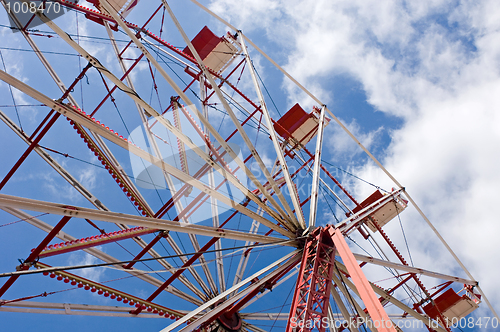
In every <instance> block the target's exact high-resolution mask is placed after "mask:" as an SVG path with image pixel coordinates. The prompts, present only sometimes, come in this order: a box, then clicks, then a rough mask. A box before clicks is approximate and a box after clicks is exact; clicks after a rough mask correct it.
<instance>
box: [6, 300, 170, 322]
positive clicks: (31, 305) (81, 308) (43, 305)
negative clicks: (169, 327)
mask: <svg viewBox="0 0 500 332" xmlns="http://www.w3.org/2000/svg"><path fill="white" fill-rule="evenodd" d="M2 311H3V312H23V313H38V314H56V315H78V316H99V317H134V318H163V317H162V316H159V315H158V314H143V315H140V316H136V315H132V314H130V307H118V306H104V305H91V304H76V303H54V302H35V301H19V302H12V303H5V304H3V305H2V307H0V312H2ZM163 319H164V318H163Z"/></svg>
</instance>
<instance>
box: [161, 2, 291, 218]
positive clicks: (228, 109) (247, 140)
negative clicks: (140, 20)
mask: <svg viewBox="0 0 500 332" xmlns="http://www.w3.org/2000/svg"><path fill="white" fill-rule="evenodd" d="M162 3H163V6H164V7H165V9H166V10H167V11H168V13H169V15H170V17H171V18H172V20H173V22H174V24H175V26H176V27H177V29H178V30H179V32H180V33H181V35H182V38H183V39H184V42H185V43H186V44H187V46H188V48H189V50H190V51H191V53H192V54H193V56H194V57H195V59H196V61H197V62H198V65H199V67H200V69H201V70H202V71H203V74H204V75H205V77H206V79H208V81H209V82H210V84H211V85H212V88H213V89H214V91H215V93H216V94H217V97H218V98H219V100H220V102H221V103H222V105H223V107H224V109H225V110H226V112H227V113H228V115H229V117H230V118H231V120H232V121H233V123H234V125H235V126H236V128H237V129H238V132H239V133H240V135H241V137H242V138H243V140H244V142H245V144H246V145H247V147H248V148H249V150H250V153H251V154H252V155H253V157H254V158H255V160H256V161H257V164H258V165H259V167H260V168H261V170H262V172H263V173H264V175H265V177H266V179H267V181H269V183H271V184H273V183H274V179H273V177H272V176H271V174H270V173H269V171H268V170H267V168H266V166H265V164H264V162H263V161H262V159H261V157H260V155H259V154H258V153H257V150H256V149H255V147H254V146H253V144H252V141H251V140H250V138H249V137H248V135H247V134H246V132H245V130H244V129H243V127H242V126H241V124H240V122H239V120H238V118H237V117H236V115H235V114H234V112H233V111H232V109H231V107H230V106H229V104H228V102H227V100H226V99H225V98H224V96H223V94H222V92H221V90H220V88H219V86H218V84H217V83H216V82H215V80H214V78H213V77H212V75H211V74H210V72H209V71H208V70H207V67H206V66H205V64H204V63H203V61H202V60H201V58H200V56H199V54H198V51H196V49H195V48H194V46H193V45H192V43H191V41H190V40H189V38H188V37H187V35H186V33H185V32H184V29H183V28H182V26H181V25H180V23H179V21H178V20H177V18H176V17H175V15H174V13H173V11H172V10H171V8H170V6H169V5H168V3H167V2H166V1H165V0H162ZM181 98H182V96H181ZM200 120H201V119H200ZM215 137H216V138H217V136H215ZM217 141H219V139H217ZM219 143H220V144H221V145H222V143H221V142H220V141H219ZM226 150H227V149H226ZM227 151H228V153H230V150H227ZM230 154H231V153H230ZM235 161H236V160H235ZM238 165H239V164H238ZM239 166H240V167H242V165H239ZM242 168H243V167H242ZM257 182H258V181H257ZM256 185H257V184H256ZM274 185H275V184H274ZM257 187H258V188H259V189H260V190H261V192H262V193H263V194H264V195H265V196H266V198H267V199H268V200H269V202H270V203H271V204H273V206H274V207H275V208H276V209H277V210H278V212H280V214H281V216H283V217H284V218H285V219H287V220H294V219H295V216H294V215H293V213H292V214H288V215H287V214H285V212H284V211H283V210H282V209H281V208H280V207H279V205H278V204H277V203H276V202H275V200H274V199H273V198H272V197H271V195H269V193H268V192H267V191H265V190H263V188H262V185H261V184H260V182H259V184H258V186H257ZM275 191H276V193H277V195H278V198H280V202H281V203H282V204H283V206H284V207H285V208H286V207H287V205H288V203H287V202H286V200H285V199H284V197H282V196H281V197H280V194H281V191H280V190H279V188H277V186H276V189H275ZM288 210H289V207H288V209H287V211H288ZM266 212H267V211H266ZM290 212H291V211H290Z"/></svg>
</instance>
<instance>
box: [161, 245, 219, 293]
mask: <svg viewBox="0 0 500 332" xmlns="http://www.w3.org/2000/svg"><path fill="white" fill-rule="evenodd" d="M166 240H167V242H168V244H169V245H170V246H171V247H172V249H173V250H174V252H175V253H176V254H177V255H179V258H180V260H181V261H182V263H184V264H187V263H188V260H189V259H188V258H187V257H186V255H185V254H184V252H183V251H182V250H181V248H180V247H179V245H178V244H177V243H176V242H175V240H174V239H173V238H172V237H171V236H169V237H168V238H167V239H166ZM195 250H196V251H200V249H199V247H198V249H195ZM200 257H201V256H200ZM187 270H188V271H189V272H190V273H191V275H192V276H193V278H194V279H195V280H196V281H197V282H198V284H199V285H200V286H201V288H203V290H204V291H205V294H206V297H208V298H211V294H212V292H211V291H210V288H209V287H208V286H207V285H206V284H205V282H204V281H203V279H202V278H201V276H200V275H199V274H198V272H197V271H196V270H195V268H194V267H193V266H191V264H189V265H188V266H187ZM181 275H182V274H180V275H179V276H181Z"/></svg>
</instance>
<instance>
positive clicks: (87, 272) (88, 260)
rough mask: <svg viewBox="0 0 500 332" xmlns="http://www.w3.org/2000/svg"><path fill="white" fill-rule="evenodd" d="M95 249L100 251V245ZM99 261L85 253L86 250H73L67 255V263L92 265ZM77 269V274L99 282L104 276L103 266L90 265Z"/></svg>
mask: <svg viewBox="0 0 500 332" xmlns="http://www.w3.org/2000/svg"><path fill="white" fill-rule="evenodd" d="M96 249H98V250H101V251H102V247H101V246H98V247H96ZM97 263H99V260H98V259H97V258H95V257H94V256H91V255H89V254H87V253H86V252H73V253H71V254H70V256H69V257H68V265H71V266H72V265H92V264H97ZM76 271H78V272H79V273H78V274H79V275H80V276H82V277H84V278H86V279H89V280H93V281H96V282H99V281H100V280H101V279H102V277H103V276H104V272H105V268H103V267H91V268H85V269H81V270H76Z"/></svg>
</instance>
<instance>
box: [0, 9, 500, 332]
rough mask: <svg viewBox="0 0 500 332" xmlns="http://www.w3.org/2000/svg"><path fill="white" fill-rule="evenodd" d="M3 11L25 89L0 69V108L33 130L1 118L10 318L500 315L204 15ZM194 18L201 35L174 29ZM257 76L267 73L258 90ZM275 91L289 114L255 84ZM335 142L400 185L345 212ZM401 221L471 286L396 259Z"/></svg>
mask: <svg viewBox="0 0 500 332" xmlns="http://www.w3.org/2000/svg"><path fill="white" fill-rule="evenodd" d="M1 2H2V5H3V7H4V8H5V10H6V12H7V13H8V15H9V20H10V24H11V27H12V29H11V30H13V31H14V33H15V34H16V36H17V38H19V39H20V40H22V41H23V42H22V45H23V46H22V47H18V48H17V49H12V52H13V53H12V54H18V55H19V57H21V56H24V53H22V52H25V51H29V53H27V55H26V58H25V59H23V63H25V67H24V71H23V72H22V75H19V76H16V74H15V70H14V72H13V70H9V69H11V68H13V67H15V66H13V63H15V57H11V58H10V61H14V62H11V63H9V61H7V62H6V63H7V65H5V64H4V67H3V70H0V79H1V80H2V81H3V82H5V83H6V84H4V85H2V89H3V93H2V96H3V97H1V98H2V104H9V103H12V102H13V103H14V105H13V106H15V107H13V108H15V109H16V111H17V109H18V108H21V107H30V109H32V110H33V112H36V114H35V115H39V116H35V115H32V116H30V117H28V116H27V115H26V113H24V115H23V113H22V112H21V116H19V115H18V114H19V113H17V115H18V117H17V119H16V118H14V117H13V116H12V115H13V114H15V113H13V112H11V111H12V109H13V108H10V109H9V110H8V111H7V110H6V111H3V110H0V117H1V119H2V121H3V124H2V133H3V134H2V135H5V137H2V139H3V140H4V141H5V140H6V139H8V140H9V142H12V143H11V144H8V145H7V146H6V147H5V148H2V149H5V152H2V154H3V159H2V169H4V168H5V170H6V171H5V172H4V174H2V175H1V178H0V180H1V182H0V209H1V210H3V212H2V217H3V218H2V220H5V222H2V224H3V225H2V228H0V231H1V232H2V239H5V240H3V241H4V243H3V245H2V246H3V247H2V250H4V252H5V253H7V254H6V257H5V258H4V259H3V260H2V262H3V264H2V271H1V272H2V273H1V277H2V278H1V280H0V299H1V300H0V313H1V314H2V315H20V314H14V312H18V313H24V314H23V315H35V316H37V315H41V314H48V315H50V316H51V317H54V318H51V319H52V321H53V322H54V324H56V322H58V319H59V318H58V317H60V316H55V315H54V314H61V315H75V316H84V317H85V322H92V321H97V320H98V321H99V322H104V321H105V320H106V319H115V318H121V319H120V320H113V325H114V326H115V327H118V328H121V329H129V328H130V327H131V325H129V324H136V323H135V322H137V321H140V323H137V324H141V326H142V329H143V330H158V327H159V326H161V328H160V329H161V330H162V331H186V332H187V331H206V332H208V331H214V332H216V331H220V332H231V331H256V332H259V331H271V330H274V331H282V330H286V331H365V330H370V331H402V330H406V329H415V327H417V329H418V328H420V329H421V330H424V331H425V330H428V331H440V332H445V331H453V330H454V329H455V328H456V327H457V326H458V327H460V322H463V321H465V322H467V319H466V317H467V316H468V315H469V314H470V313H472V312H473V311H474V310H476V309H477V308H479V306H480V304H481V303H485V304H486V305H488V306H489V307H490V309H491V310H492V311H493V309H492V307H491V305H490V303H489V302H488V300H487V298H486V297H485V295H484V293H483V292H482V290H481V288H480V287H479V285H478V282H477V281H476V280H475V279H474V278H473V276H472V275H471V274H470V273H469V272H468V270H467V269H466V268H465V266H464V265H463V264H462V263H461V261H460V260H459V259H458V257H457V256H456V255H455V254H454V253H453V251H452V250H451V248H450V247H449V246H448V245H447V244H446V242H444V240H443V238H442V237H441V235H439V233H438V232H437V231H436V229H435V228H434V226H432V223H431V222H430V221H429V220H428V219H427V217H426V216H425V215H424V214H423V212H422V211H421V210H420V208H419V207H418V206H417V205H416V203H415V202H414V201H413V199H412V198H411V196H410V195H409V194H408V192H407V191H406V189H405V188H404V187H403V186H402V185H401V184H399V182H398V181H397V180H396V179H395V178H394V177H393V176H392V175H391V174H390V173H389V172H388V171H387V170H386V169H385V168H384V167H383V166H382V165H381V164H380V163H379V162H378V161H377V160H376V159H375V157H374V156H373V155H372V154H371V153H370V152H368V150H366V149H365V148H364V147H363V145H362V144H361V143H360V142H359V141H358V140H357V139H356V138H355V137H354V136H353V135H352V134H351V133H350V132H349V131H348V129H347V128H346V127H345V126H344V125H343V124H342V123H341V122H340V121H339V119H338V118H337V117H336V116H335V114H334V113H333V112H332V111H330V110H329V109H328V107H327V106H326V105H325V104H324V103H322V102H321V101H320V100H319V99H318V98H317V97H315V96H314V95H313V94H312V93H311V92H309V91H308V90H307V89H306V88H305V87H303V86H302V85H301V84H300V83H299V82H297V81H296V80H295V79H294V78H293V77H292V76H291V75H290V74H288V73H287V72H286V71H285V70H284V69H283V68H282V67H280V66H279V65H278V64H277V63H276V62H275V61H274V60H273V59H272V58H271V57H270V56H269V55H267V54H266V53H265V52H264V51H262V50H261V48H259V47H258V46H257V45H255V44H254V43H253V42H252V41H251V40H250V39H249V38H248V37H247V36H246V35H245V34H244V32H242V31H240V30H238V28H237V27H234V26H233V25H231V24H230V23H229V22H226V21H224V20H223V19H222V18H221V17H219V16H217V15H216V14H215V13H213V12H212V11H210V10H209V9H208V8H206V7H205V6H203V5H202V4H200V3H199V2H197V1H195V0H191V2H190V3H188V2H187V1H184V2H183V3H182V4H178V3H175V4H173V3H169V2H167V1H166V0H162V1H155V2H153V1H142V2H139V1H130V0H129V1H127V0H112V1H111V0H93V1H89V2H88V3H84V4H78V2H77V1H65V0H53V1H47V2H45V3H43V2H41V1H34V2H30V1H24V0H23V1H8V0H1ZM49 5H50V6H49ZM171 6H172V7H171ZM49 8H50V10H52V12H50V10H49ZM184 8H185V9H184ZM56 9H57V12H56ZM188 11H189V12H190V13H195V12H196V15H194V14H193V15H194V16H195V17H196V18H197V19H198V18H199V21H198V20H197V22H195V23H193V22H192V21H190V22H188V24H187V23H183V18H185V16H186V15H185V13H186V12H188ZM4 23H5V22H4ZM222 26H223V27H224V28H223V29H229V31H225V32H223V33H220V32H217V31H219V30H221V27H222ZM15 52H17V53H15ZM255 59H259V61H264V60H265V61H269V65H267V66H272V68H273V69H272V72H271V73H270V74H269V75H268V76H267V77H266V76H265V75H263V73H262V72H261V70H260V68H261V66H260V65H259V64H257V63H256V61H255ZM7 60H9V59H7ZM2 61H3V58H2ZM9 65H10V66H9ZM278 75H281V77H283V78H284V79H287V80H289V82H291V83H293V84H294V85H295V87H296V88H297V91H300V93H298V94H297V100H294V101H289V100H286V97H283V96H280V94H281V95H283V91H281V92H280V90H281V89H280V88H279V87H278V88H277V87H276V86H274V87H271V86H267V84H266V80H270V81H272V82H275V81H276V78H274V76H278ZM273 84H274V85H277V84H275V83H273ZM13 89H14V90H13ZM18 92H19V93H18ZM15 97H17V98H18V99H19V98H21V99H22V100H23V101H26V103H27V104H29V105H24V106H23V105H17V104H16V98H15ZM9 98H10V99H9ZM299 98H300V100H299ZM40 116H41V117H40ZM28 118H29V119H28ZM22 120H24V121H22ZM23 124H24V127H23ZM333 126H340V128H341V129H342V130H345V131H346V133H348V134H349V135H350V136H351V137H352V139H354V141H355V142H356V143H357V144H358V145H359V146H360V147H361V148H362V149H363V150H364V151H365V152H366V153H367V155H368V156H369V157H370V158H372V159H373V161H374V162H375V163H376V164H377V165H378V166H379V167H380V168H381V169H382V170H383V171H384V172H385V173H386V174H387V175H388V177H389V178H390V179H391V180H393V181H394V184H395V187H396V188H392V189H391V188H386V189H385V190H384V189H382V188H379V187H377V186H374V187H373V188H372V189H370V190H371V195H368V196H366V197H363V198H361V199H358V198H356V197H355V195H354V194H353V193H352V192H351V190H350V188H349V187H348V186H347V185H346V184H345V181H344V178H343V177H339V176H338V174H339V172H337V171H335V172H333V171H332V167H333V165H332V164H331V163H329V162H328V161H327V160H326V159H325V158H324V156H323V155H322V151H323V150H324V147H323V146H324V143H325V142H324V141H325V138H326V137H327V135H328V133H329V129H330V128H332V127H333ZM35 154H37V155H35ZM339 169H341V167H339V168H337V169H336V170H339ZM30 172H32V173H33V174H34V175H33V176H31V177H28V180H25V179H24V178H25V177H26V174H27V173H30ZM342 174H348V173H347V172H345V173H342ZM20 183H27V185H24V186H23V185H20ZM410 205H412V206H413V207H415V208H416V210H417V211H418V212H419V213H420V214H421V216H422V219H423V224H425V225H426V227H430V229H431V230H432V231H434V232H435V234H436V237H437V238H438V239H439V240H440V241H442V243H443V245H444V246H445V248H446V249H448V250H449V251H450V253H451V255H452V256H453V257H454V258H455V259H456V261H457V265H459V266H460V267H461V268H462V269H463V270H464V272H465V275H466V277H458V276H454V275H447V274H443V273H439V272H438V271H432V270H429V269H424V268H423V267H420V266H418V264H417V265H416V266H415V265H414V264H413V262H412V259H411V254H410V248H408V244H407V243H406V247H407V248H405V250H401V249H400V248H398V246H399V244H401V243H403V244H404V243H405V241H406V238H405V233H404V229H403V224H404V222H401V217H403V219H404V213H403V214H401V213H402V212H403V211H404V210H405V209H406V208H407V207H408V206H410ZM394 224H397V225H400V226H401V230H403V232H402V233H401V232H399V233H394V234H397V235H393V233H391V232H390V230H391V229H390V228H391V226H392V225H394ZM16 227H17V228H16ZM398 227H399V226H398ZM395 236H397V239H395V238H394V237H395ZM355 248H356V249H360V250H361V252H363V253H362V254H361V253H357V252H360V250H355ZM21 257H22V259H20V260H19V261H18V258H21ZM16 317H24V316H16ZM71 317H73V316H71ZM111 317H115V318H111ZM131 317H135V318H138V319H137V320H135V321H134V323H131V322H130V318H131ZM140 318H142V319H140ZM158 318H163V319H158ZM165 318H167V319H165ZM493 320H496V325H497V326H498V317H495V318H493ZM490 324H492V325H491V326H492V327H493V328H494V327H495V322H494V321H492V322H491V323H490ZM74 328H75V329H77V328H78V327H76V326H75V327H74ZM130 329H131V328H130Z"/></svg>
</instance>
